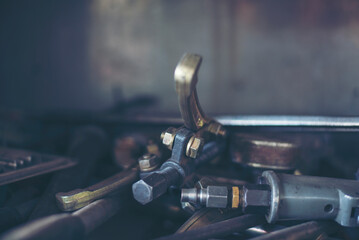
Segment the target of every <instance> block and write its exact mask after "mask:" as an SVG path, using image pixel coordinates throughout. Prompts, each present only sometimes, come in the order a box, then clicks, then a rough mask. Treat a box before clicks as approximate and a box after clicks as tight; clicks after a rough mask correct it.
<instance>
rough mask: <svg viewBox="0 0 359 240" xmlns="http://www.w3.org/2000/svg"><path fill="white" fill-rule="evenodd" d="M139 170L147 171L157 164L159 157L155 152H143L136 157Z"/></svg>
mask: <svg viewBox="0 0 359 240" xmlns="http://www.w3.org/2000/svg"><path fill="white" fill-rule="evenodd" d="M138 164H139V166H140V170H141V172H149V171H152V170H154V169H155V168H157V167H158V165H159V159H158V157H157V156H156V155H155V154H145V155H143V156H142V157H140V158H139V159H138Z"/></svg>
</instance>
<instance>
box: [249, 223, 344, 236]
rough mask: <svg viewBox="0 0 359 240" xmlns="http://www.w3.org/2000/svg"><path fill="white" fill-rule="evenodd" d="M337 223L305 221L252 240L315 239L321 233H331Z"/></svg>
mask: <svg viewBox="0 0 359 240" xmlns="http://www.w3.org/2000/svg"><path fill="white" fill-rule="evenodd" d="M336 228H337V225H336V224H335V223H334V222H315V221H311V222H306V223H303V224H299V225H296V226H292V227H288V228H284V229H281V230H278V231H275V232H271V233H268V234H266V235H263V236H260V237H257V238H252V240H288V239H290V240H299V239H300V240H303V239H316V238H317V237H318V236H320V235H321V234H323V233H324V232H325V233H333V232H335V231H336Z"/></svg>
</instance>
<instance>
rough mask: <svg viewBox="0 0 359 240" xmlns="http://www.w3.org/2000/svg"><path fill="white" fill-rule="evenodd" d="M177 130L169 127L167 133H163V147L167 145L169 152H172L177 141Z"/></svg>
mask: <svg viewBox="0 0 359 240" xmlns="http://www.w3.org/2000/svg"><path fill="white" fill-rule="evenodd" d="M176 131H177V129H176V128H174V127H169V128H168V129H167V130H166V131H164V132H162V133H161V140H162V143H163V145H165V146H166V147H167V148H168V149H169V150H172V147H173V142H174V140H175V136H176Z"/></svg>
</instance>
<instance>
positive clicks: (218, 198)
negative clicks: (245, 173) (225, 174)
mask: <svg viewBox="0 0 359 240" xmlns="http://www.w3.org/2000/svg"><path fill="white" fill-rule="evenodd" d="M227 203H228V189H227V187H224V186H223V187H222V186H208V187H207V202H206V207H216V208H225V207H226V206H227Z"/></svg>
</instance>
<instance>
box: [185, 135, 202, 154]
mask: <svg viewBox="0 0 359 240" xmlns="http://www.w3.org/2000/svg"><path fill="white" fill-rule="evenodd" d="M203 144H204V141H203V139H202V138H198V137H196V136H192V137H191V138H190V139H189V141H188V143H187V148H186V156H187V157H190V158H196V157H197V156H198V155H199V153H200V152H201V151H202V149H203Z"/></svg>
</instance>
